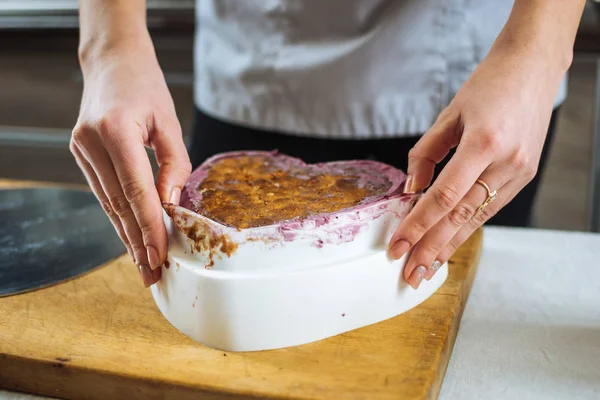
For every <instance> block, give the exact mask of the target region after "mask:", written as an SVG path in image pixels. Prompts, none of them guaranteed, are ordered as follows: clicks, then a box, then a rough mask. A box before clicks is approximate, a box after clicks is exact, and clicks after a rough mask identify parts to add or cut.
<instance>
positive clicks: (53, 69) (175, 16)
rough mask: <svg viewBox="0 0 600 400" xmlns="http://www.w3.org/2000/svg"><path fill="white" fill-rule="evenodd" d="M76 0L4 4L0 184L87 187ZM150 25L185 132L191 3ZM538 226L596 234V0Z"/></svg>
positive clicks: (173, 2) (599, 128)
mask: <svg viewBox="0 0 600 400" xmlns="http://www.w3.org/2000/svg"><path fill="white" fill-rule="evenodd" d="M77 25H78V20H77V1H76V0H0V179H3V178H10V179H26V180H44V181H56V182H67V183H84V182H85V179H84V177H83V175H82V174H81V172H80V171H79V169H78V168H77V165H76V164H75V161H74V159H73V157H72V156H71V154H70V152H69V149H68V143H69V137H70V134H71V129H72V128H73V126H74V124H75V122H76V119H77V114H78V109H79V102H80V96H81V91H82V79H81V74H80V71H79V66H78V61H77V41H78V37H77ZM148 25H149V29H150V32H151V34H152V37H153V40H154V44H155V46H156V51H157V54H158V59H159V62H160V63H161V65H162V67H163V70H164V73H165V76H166V80H167V83H168V85H169V88H170V90H171V93H172V95H173V97H174V100H175V105H176V107H177V113H178V116H179V119H180V122H181V124H182V128H183V132H184V135H187V133H188V132H189V131H190V129H191V123H192V118H193V112H194V105H193V91H192V85H193V59H192V57H193V52H192V45H193V31H194V0H154V1H153V0H148ZM575 49H576V52H575V59H574V62H573V65H572V67H571V70H570V74H569V93H568V97H567V100H566V103H565V104H564V105H563V107H562V113H561V114H560V119H559V122H558V130H557V135H556V140H555V141H554V145H553V148H552V151H551V154H550V158H549V161H548V168H547V169H546V170H545V172H544V174H543V177H542V179H543V183H542V188H541V192H540V193H539V196H538V199H537V203H536V210H535V218H536V226H537V227H540V228H551V229H561V230H582V231H589V230H592V231H596V232H597V231H600V215H599V208H600V72H599V71H600V0H598V1H593V0H589V1H588V4H587V6H586V10H585V13H584V16H583V19H582V22H581V25H580V29H579V33H578V37H577V41H576V45H575Z"/></svg>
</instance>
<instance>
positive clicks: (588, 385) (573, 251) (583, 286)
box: [439, 228, 600, 400]
mask: <svg viewBox="0 0 600 400" xmlns="http://www.w3.org/2000/svg"><path fill="white" fill-rule="evenodd" d="M484 234H485V237H484V252H483V256H482V259H481V263H480V265H479V269H478V271H477V275H476V278H475V282H474V285H473V290H472V292H471V295H470V296H469V300H468V302H467V306H466V308H465V311H464V314H463V317H462V323H461V327H460V330H459V333H458V337H457V340H456V344H455V347H454V350H453V353H452V357H451V360H450V365H449V366H448V371H447V373H446V377H445V379H444V382H443V385H442V391H441V394H440V396H439V399H440V400H446V399H461V400H469V399H474V400H475V399H477V400H479V399H520V400H537V399H539V400H542V399H543V400H552V399H567V400H574V399H577V400H586V399H590V400H592V399H594V400H598V399H600V235H597V234H589V233H576V232H556V231H543V230H525V229H509V228H487V229H486V230H485V231H484Z"/></svg>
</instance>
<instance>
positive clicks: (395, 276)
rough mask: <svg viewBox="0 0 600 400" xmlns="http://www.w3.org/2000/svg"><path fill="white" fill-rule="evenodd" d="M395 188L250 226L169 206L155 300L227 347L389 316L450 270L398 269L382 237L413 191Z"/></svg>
mask: <svg viewBox="0 0 600 400" xmlns="http://www.w3.org/2000/svg"><path fill="white" fill-rule="evenodd" d="M398 184H399V183H398ZM396 193H397V194H395V195H392V196H385V197H383V198H381V199H379V200H377V201H375V202H372V203H369V204H365V205H361V206H359V207H354V208H351V209H346V210H342V211H340V212H336V213H332V214H328V215H320V216H315V217H310V218H306V219H304V220H301V221H284V222H281V223H278V224H274V225H269V226H262V227H256V228H247V229H236V228H234V227H229V226H225V225H222V224H220V223H218V222H215V221H213V220H211V219H209V218H207V217H205V216H203V215H200V214H198V213H195V212H193V211H191V210H189V209H187V208H185V207H182V206H177V205H165V214H164V221H165V225H166V228H167V234H168V237H169V249H168V260H167V263H165V265H164V266H163V267H162V268H163V270H162V278H161V280H160V281H159V282H158V283H156V284H155V285H153V286H152V287H151V291H152V295H153V297H154V300H155V302H156V304H157V306H158V308H159V309H160V311H161V312H162V314H163V315H164V316H165V318H166V319H167V320H168V321H169V322H170V323H171V324H172V325H173V326H175V327H176V328H177V329H178V330H180V331H181V332H183V333H184V334H185V335H187V336H189V337H190V338H192V339H193V340H195V341H197V342H199V343H201V344H203V345H206V346H209V347H212V348H217V349H221V350H225V351H258V350H270V349H277V348H283V347H289V346H296V345H301V344H305V343H310V342H314V341H317V340H321V339H325V338H328V337H331V336H334V335H338V334H340V333H343V332H347V331H350V330H354V329H357V328H360V327H363V326H366V325H370V324H374V323H377V322H380V321H383V320H386V319H389V318H392V317H395V316H397V315H399V314H401V313H403V312H406V311H408V310H410V309H411V308H413V307H415V306H417V305H418V304H420V303H421V302H423V301H424V300H426V299H427V298H428V297H430V296H431V295H432V294H433V293H434V292H435V291H436V290H437V289H438V288H439V287H440V286H441V285H442V284H443V283H444V281H445V280H446V278H447V276H448V268H447V265H446V264H444V265H443V266H442V267H441V268H440V269H439V270H438V272H437V273H436V274H435V276H434V277H433V278H432V279H431V280H430V281H423V282H422V284H421V285H420V286H419V288H418V289H417V290H415V289H413V288H412V287H410V286H409V285H408V284H407V283H406V282H405V280H404V279H403V277H402V271H403V268H404V262H405V257H404V258H402V259H400V260H392V259H391V258H390V257H389V255H388V252H387V247H388V242H389V240H390V238H391V236H392V234H393V233H394V231H395V229H396V228H397V227H398V225H399V224H400V222H401V221H402V219H403V218H404V217H405V216H406V215H407V213H408V212H409V211H410V210H411V209H412V207H413V206H414V204H415V202H416V201H417V199H418V195H406V194H402V193H399V192H398V191H396Z"/></svg>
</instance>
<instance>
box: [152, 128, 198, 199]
mask: <svg viewBox="0 0 600 400" xmlns="http://www.w3.org/2000/svg"><path fill="white" fill-rule="evenodd" d="M155 119H156V118H155ZM150 141H151V144H152V147H153V148H154V152H155V154H156V161H157V162H158V165H159V167H160V168H159V170H158V178H157V180H156V188H157V189H158V194H159V196H160V198H161V200H162V201H165V202H169V203H173V204H179V198H180V196H181V190H182V189H183V185H184V184H185V182H186V181H187V179H188V178H189V176H190V173H191V172H192V164H191V163H190V158H189V156H188V153H187V149H186V148H185V144H184V143H183V137H182V134H181V126H180V125H179V122H177V121H176V122H174V123H163V122H162V121H160V120H157V121H156V122H155V124H154V132H153V134H152V136H151V138H150Z"/></svg>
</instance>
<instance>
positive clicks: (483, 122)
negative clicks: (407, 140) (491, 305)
mask: <svg viewBox="0 0 600 400" xmlns="http://www.w3.org/2000/svg"><path fill="white" fill-rule="evenodd" d="M564 72H566V69H564V70H563V69H562V68H559V67H553V66H552V65H547V63H545V62H544V60H543V59H541V58H540V56H539V55H538V54H534V52H527V53H525V54H523V52H521V51H518V50H515V49H514V48H510V47H499V48H496V49H495V50H494V51H493V52H490V54H489V55H488V57H486V59H484V60H483V62H482V63H481V64H480V65H479V66H478V67H477V68H476V70H475V71H474V72H473V74H472V75H471V77H470V78H469V79H468V80H467V82H465V84H464V85H463V87H462V88H461V89H460V90H459V92H458V93H457V95H456V96H455V98H454V99H453V100H452V102H451V103H450V104H449V106H448V107H447V108H446V109H445V110H444V111H443V112H442V113H441V114H440V116H439V118H438V119H437V121H436V122H435V124H434V125H433V126H432V127H431V129H430V130H429V131H428V132H427V133H426V134H425V135H424V136H423V137H422V138H421V139H420V140H419V142H418V143H417V144H416V145H415V147H414V148H413V149H412V150H411V151H410V153H409V164H408V175H409V179H408V181H407V185H406V186H407V187H406V190H407V191H410V192H414V191H418V190H423V189H425V188H426V187H428V186H429V184H430V182H431V180H432V178H433V175H434V167H435V165H436V164H437V163H439V162H441V161H442V160H443V159H444V158H445V157H446V156H447V155H448V153H449V152H450V150H451V149H452V148H454V147H456V152H455V154H454V155H453V156H452V158H451V159H450V160H449V162H448V164H447V165H446V166H445V168H444V169H443V170H442V171H441V173H440V175H439V177H438V178H437V179H436V181H435V182H434V183H433V185H432V186H431V187H430V188H429V189H428V190H427V192H426V193H425V194H424V195H423V197H422V198H421V199H420V200H419V202H418V203H417V204H416V205H415V207H414V209H413V210H412V211H411V213H410V214H409V215H408V216H407V217H406V218H405V220H404V221H403V222H402V223H401V224H400V226H399V227H398V229H397V231H396V232H395V234H394V235H393V237H392V239H391V241H390V255H391V256H392V257H393V258H394V259H399V258H400V257H402V256H403V255H404V254H406V253H407V252H408V251H409V250H410V249H412V252H411V254H410V256H409V257H408V260H407V262H406V265H405V269H404V278H405V279H406V281H407V282H408V283H409V284H410V285H411V286H412V287H413V288H415V289H416V288H417V287H418V286H419V284H420V283H421V281H422V279H426V280H429V279H431V278H432V277H433V275H434V274H435V272H436V270H437V269H438V268H439V267H440V266H441V265H443V264H444V263H445V262H446V261H447V260H448V259H449V258H450V256H451V255H452V254H453V253H454V252H455V250H456V249H457V248H458V247H459V246H460V245H461V244H462V243H463V242H464V241H465V240H466V239H467V238H468V237H469V236H470V235H471V234H472V233H473V232H474V231H475V230H476V229H477V228H478V227H480V226H481V225H482V224H484V223H485V222H486V221H487V220H488V219H489V218H491V217H492V216H493V215H495V214H496V213H497V212H498V211H499V210H500V209H501V208H502V207H503V206H505V205H506V204H507V203H508V202H510V201H511V200H512V199H513V198H514V196H515V195H517V193H518V192H519V191H520V190H521V189H522V188H523V187H524V186H525V185H526V184H527V183H529V182H530V181H531V179H533V177H534V176H535V174H536V171H537V166H538V163H539V159H540V154H541V151H542V147H543V144H544V140H545V137H546V133H547V129H548V124H549V121H550V116H551V113H552V109H553V102H554V99H555V97H556V94H557V90H558V87H559V84H560V81H561V78H562V77H563V75H564ZM477 180H481V181H483V182H484V183H486V184H487V185H488V186H489V188H490V189H491V191H494V190H497V198H495V199H494V201H491V202H490V203H488V204H487V205H486V206H485V207H484V208H483V209H481V210H479V211H478V208H479V207H480V206H481V205H482V204H483V203H484V202H486V199H488V191H487V190H486V188H485V187H484V185H482V184H479V183H477Z"/></svg>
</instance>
